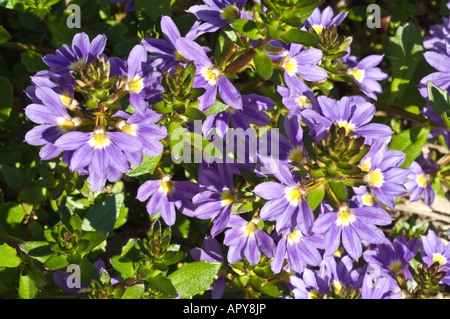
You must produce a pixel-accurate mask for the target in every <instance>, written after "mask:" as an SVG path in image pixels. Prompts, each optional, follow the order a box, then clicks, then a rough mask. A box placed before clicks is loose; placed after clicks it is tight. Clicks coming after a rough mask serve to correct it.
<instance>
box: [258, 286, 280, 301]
mask: <svg viewBox="0 0 450 319" xmlns="http://www.w3.org/2000/svg"><path fill="white" fill-rule="evenodd" d="M261 292H262V293H263V294H265V295H267V296H269V297H273V298H277V297H279V296H280V295H281V293H280V291H279V290H278V288H277V286H275V285H270V284H268V285H264V286H262V287H261Z"/></svg>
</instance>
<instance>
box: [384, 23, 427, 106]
mask: <svg viewBox="0 0 450 319" xmlns="http://www.w3.org/2000/svg"><path fill="white" fill-rule="evenodd" d="M422 53H423V39H422V34H421V29H420V28H419V27H417V26H416V25H414V24H413V23H407V24H405V25H404V26H401V27H399V28H398V29H397V32H396V33H395V35H394V36H393V37H390V38H389V47H388V56H389V60H390V61H391V64H392V83H391V96H390V101H391V102H394V101H398V100H399V99H400V98H401V97H402V96H403V94H404V93H405V92H406V90H405V89H406V87H407V86H408V84H409V82H410V81H411V78H412V76H413V74H414V71H415V70H416V68H417V65H418V64H419V62H420V60H421V59H423V55H422Z"/></svg>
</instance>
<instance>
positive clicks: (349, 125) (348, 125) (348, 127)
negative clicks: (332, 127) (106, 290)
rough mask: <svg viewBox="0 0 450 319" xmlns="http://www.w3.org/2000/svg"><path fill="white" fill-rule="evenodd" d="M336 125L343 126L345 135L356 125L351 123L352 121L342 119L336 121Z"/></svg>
mask: <svg viewBox="0 0 450 319" xmlns="http://www.w3.org/2000/svg"><path fill="white" fill-rule="evenodd" d="M337 125H338V126H339V127H343V128H344V129H345V134H346V135H348V134H350V133H351V132H352V131H353V130H354V129H355V127H356V126H355V124H353V123H352V122H347V121H343V120H339V121H338V122H337Z"/></svg>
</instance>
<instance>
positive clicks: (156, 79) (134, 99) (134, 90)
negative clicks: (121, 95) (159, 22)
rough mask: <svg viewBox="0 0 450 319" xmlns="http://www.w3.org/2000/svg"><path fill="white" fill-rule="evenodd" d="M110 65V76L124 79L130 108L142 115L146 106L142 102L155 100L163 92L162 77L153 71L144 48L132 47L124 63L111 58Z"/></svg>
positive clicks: (140, 46)
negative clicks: (116, 75)
mask: <svg viewBox="0 0 450 319" xmlns="http://www.w3.org/2000/svg"><path fill="white" fill-rule="evenodd" d="M110 63H111V75H115V74H119V75H120V76H122V77H123V78H124V81H125V89H126V90H127V91H128V92H129V94H130V98H129V101H130V104H131V106H132V107H133V108H134V109H135V110H136V111H137V112H139V113H140V114H141V115H144V114H145V111H146V110H147V108H148V106H147V105H146V103H144V102H143V100H150V99H151V98H155V97H157V96H159V94H160V93H161V92H162V91H163V87H162V86H161V84H160V83H161V78H162V75H161V73H159V72H154V71H153V66H152V65H151V64H150V63H149V57H148V54H147V51H146V50H145V49H144V46H142V45H139V44H138V45H136V46H134V47H133V49H132V50H131V52H130V54H129V55H128V58H127V60H126V61H122V60H121V59H118V58H115V57H113V58H111V59H110Z"/></svg>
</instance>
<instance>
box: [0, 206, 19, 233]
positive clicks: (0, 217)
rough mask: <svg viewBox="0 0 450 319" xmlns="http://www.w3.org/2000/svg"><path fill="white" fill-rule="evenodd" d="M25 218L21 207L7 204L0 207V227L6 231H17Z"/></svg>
mask: <svg viewBox="0 0 450 319" xmlns="http://www.w3.org/2000/svg"><path fill="white" fill-rule="evenodd" d="M24 217H25V211H24V210H23V207H22V205H19V204H17V203H14V202H8V203H5V204H3V205H1V206H0V226H1V227H3V228H4V229H6V230H14V229H17V228H18V227H19V226H20V225H21V224H22V221H23V219H24Z"/></svg>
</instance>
